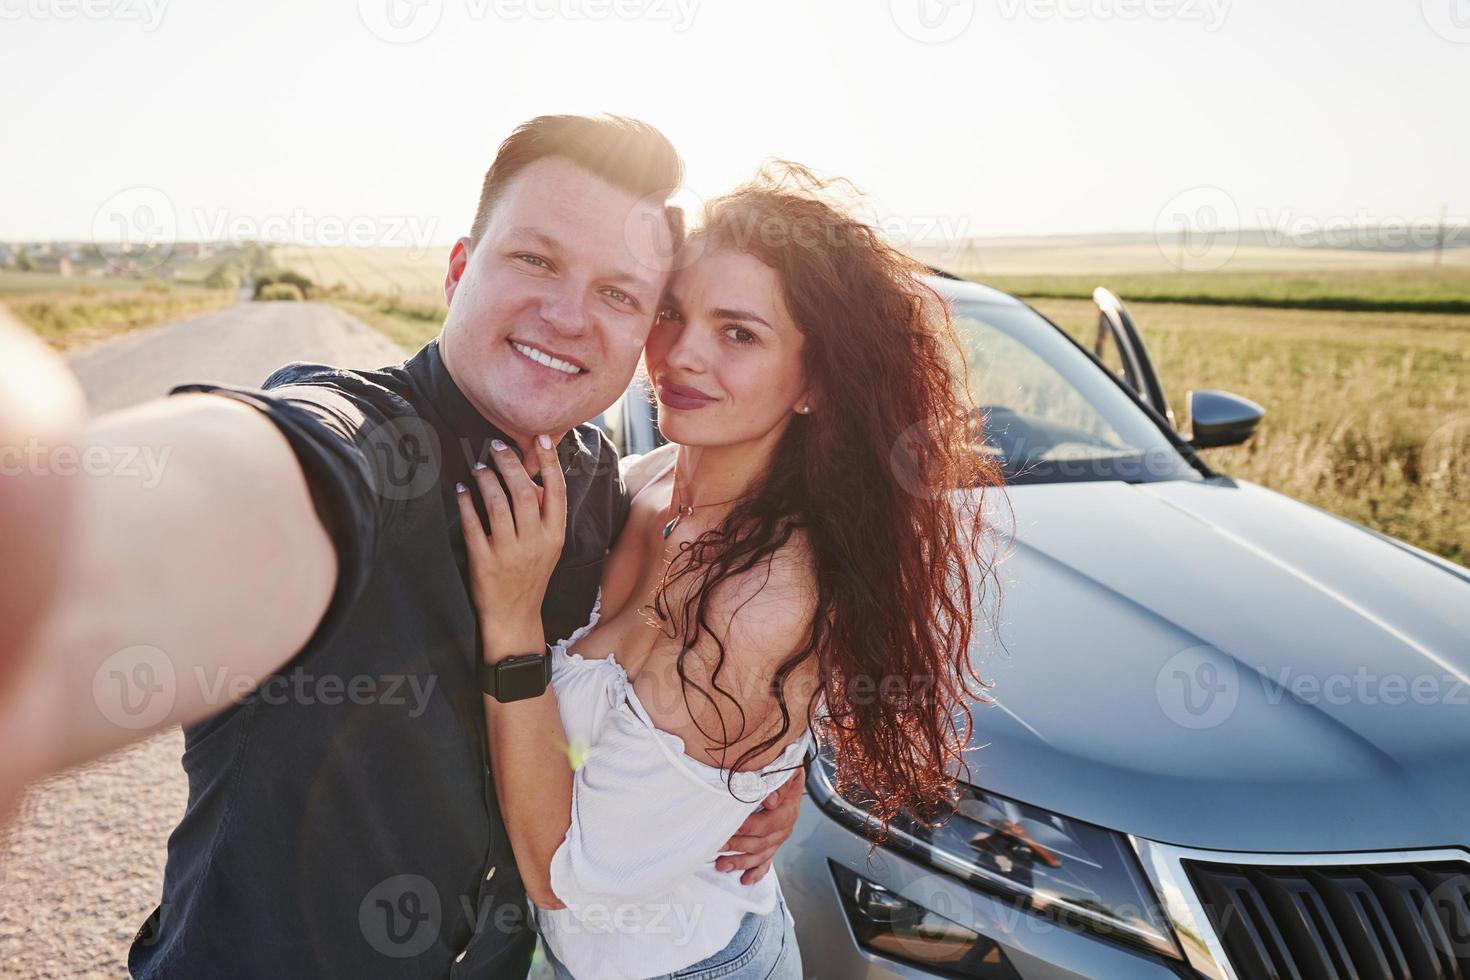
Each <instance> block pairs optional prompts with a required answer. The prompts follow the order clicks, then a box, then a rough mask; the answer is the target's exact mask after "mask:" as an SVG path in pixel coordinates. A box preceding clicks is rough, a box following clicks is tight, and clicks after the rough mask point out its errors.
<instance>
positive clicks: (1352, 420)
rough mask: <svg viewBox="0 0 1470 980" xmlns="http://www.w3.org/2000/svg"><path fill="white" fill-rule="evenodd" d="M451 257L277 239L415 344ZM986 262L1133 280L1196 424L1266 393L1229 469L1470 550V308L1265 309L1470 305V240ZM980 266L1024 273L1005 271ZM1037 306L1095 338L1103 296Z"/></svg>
mask: <svg viewBox="0 0 1470 980" xmlns="http://www.w3.org/2000/svg"><path fill="white" fill-rule="evenodd" d="M1267 253H1271V254H1267ZM447 255H448V250H447V249H443V250H433V251H430V252H428V253H426V254H424V255H415V254H413V253H409V252H406V251H403V250H393V249H277V250H276V255H275V257H274V261H275V262H276V263H277V264H279V265H282V266H287V267H290V268H295V269H297V270H298V271H301V272H303V273H305V274H307V275H308V276H311V277H312V278H313V279H314V280H316V281H318V282H322V283H326V284H328V285H331V284H339V285H340V286H341V287H342V290H341V293H340V294H339V295H338V296H335V297H328V298H329V299H330V300H331V301H333V302H337V303H339V304H340V305H342V306H344V308H347V309H349V310H351V311H352V312H354V313H356V314H358V315H360V316H362V317H363V318H364V319H366V320H368V321H369V322H371V323H372V324H373V325H374V326H376V327H378V328H379V329H381V330H383V331H384V332H385V333H387V334H388V335H389V336H391V337H393V338H394V339H395V340H397V341H398V342H399V343H400V344H401V345H403V346H404V348H405V349H406V350H413V349H416V348H417V347H418V346H419V345H420V344H422V343H423V342H424V341H425V340H427V339H429V338H430V337H432V336H433V335H434V334H435V333H437V332H438V329H439V326H440V323H441V322H442V318H443V300H442V282H443V275H444V263H445V260H446V258H447ZM987 261H988V263H989V265H990V266H991V267H993V268H994V269H995V270H997V272H999V271H1000V270H1004V271H1005V272H1006V273H1007V274H1008V275H1011V276H1014V277H1034V278H1035V279H1037V280H1059V279H1065V280H1069V281H1070V282H1071V283H1075V285H1076V290H1077V292H1078V293H1079V294H1080V295H1083V296H1087V295H1090V294H1091V291H1092V288H1093V286H1096V285H1099V284H1106V285H1109V286H1111V287H1112V288H1114V289H1115V290H1116V291H1117V292H1119V293H1120V295H1122V296H1123V298H1124V300H1125V301H1128V302H1129V306H1130V308H1131V309H1132V311H1133V313H1134V316H1135V318H1136V320H1137V321H1138V324H1139V327H1140V329H1141V330H1142V331H1143V334H1144V338H1145V340H1146V341H1147V343H1148V344H1149V348H1150V350H1151V351H1152V353H1153V355H1154V358H1155V361H1156V363H1157V365H1158V367H1159V370H1160V372H1161V374H1162V375H1163V378H1164V381H1165V384H1166V387H1167V389H1168V396H1169V399H1170V403H1171V404H1172V405H1173V407H1174V411H1175V414H1176V416H1177V417H1178V418H1179V421H1180V424H1181V425H1182V426H1186V425H1187V419H1186V417H1185V416H1186V412H1187V405H1186V401H1185V393H1186V391H1188V390H1190V389H1199V388H1222V389H1225V390H1227V391H1233V392H1235V393H1236V394H1240V395H1244V396H1246V397H1248V398H1251V399H1253V400H1255V401H1257V402H1259V403H1261V404H1262V405H1264V406H1265V407H1266V409H1267V415H1266V418H1265V420H1264V421H1263V422H1262V424H1261V428H1260V430H1259V431H1258V432H1257V434H1256V436H1255V437H1254V438H1253V439H1252V440H1251V441H1250V442H1249V443H1247V444H1246V445H1244V446H1240V447H1231V448H1227V449H1215V450H1208V451H1207V453H1206V459H1207V460H1209V461H1210V463H1211V464H1212V465H1214V466H1215V467H1216V468H1217V469H1219V470H1220V471H1222V472H1225V473H1228V474H1230V475H1232V476H1237V477H1240V478H1242V479H1247V480H1251V481H1254V482H1258V483H1260V484H1262V485H1264V486H1267V487H1270V488H1272V489H1274V490H1278V491H1280V492H1282V493H1286V494H1289V495H1291V496H1293V497H1296V498H1298V499H1301V500H1304V501H1306V502H1308V503H1311V504H1314V505H1316V506H1319V507H1322V508H1324V509H1326V510H1329V511H1332V512H1334V513H1337V514H1341V515H1343V516H1344V517H1347V518H1349V519H1351V520H1354V521H1358V522H1359V523H1362V524H1365V525H1367V526H1369V527H1373V528H1376V529H1379V530H1382V531H1384V532H1386V533H1388V534H1392V535H1394V536H1395V537H1399V538H1402V539H1404V540H1406V541H1409V542H1410V543H1412V544H1415V545H1418V546H1419V547H1421V548H1425V549H1426V550H1429V551H1432V552H1435V553H1436V554H1440V555H1444V556H1445V557H1448V558H1450V559H1452V560H1454V561H1458V562H1460V563H1466V562H1470V313H1443V312H1405V311H1377V312H1364V311H1324V310H1314V309H1271V308H1264V307H1262V306H1258V305H1251V304H1262V303H1269V302H1272V301H1273V300H1279V299H1280V298H1282V297H1284V298H1285V299H1286V300H1287V301H1290V300H1292V299H1300V298H1302V297H1303V296H1309V295H1311V290H1314V289H1315V290H1319V291H1320V292H1321V294H1322V295H1324V296H1328V297H1336V298H1337V300H1338V302H1343V303H1348V302H1351V301H1352V298H1353V297H1355V296H1356V297H1360V298H1362V297H1368V298H1370V299H1372V298H1376V299H1377V300H1379V301H1385V297H1388V298H1390V299H1391V298H1392V297H1393V296H1394V295H1410V296H1421V295H1428V296H1430V298H1431V300H1432V299H1433V297H1434V296H1436V295H1439V294H1434V293H1429V294H1425V293H1423V292H1422V288H1421V287H1422V284H1423V283H1426V282H1430V283H1439V282H1441V281H1443V282H1444V283H1446V284H1447V285H1445V286H1444V288H1445V290H1446V291H1447V292H1448V293H1449V294H1450V295H1453V296H1459V295H1464V296H1466V297H1467V299H1470V249H1452V250H1449V251H1447V252H1446V253H1445V259H1444V265H1443V267H1442V268H1441V269H1439V270H1437V271H1436V270H1435V269H1434V268H1433V267H1432V265H1431V264H1430V260H1429V257H1428V256H1426V255H1424V254H1422V253H1419V254H1397V253H1388V254H1384V253H1364V252H1349V251H1347V250H1330V249H1280V248H1277V249H1265V248H1261V247H1256V246H1250V247H1247V246H1242V247H1241V248H1240V249H1239V250H1238V251H1237V255H1236V256H1235V258H1234V259H1233V260H1232V263H1231V264H1230V265H1229V266H1227V267H1226V268H1225V269H1224V270H1221V271H1220V272H1215V273H1205V272H1192V273H1190V272H1177V271H1171V270H1172V268H1173V267H1172V266H1171V265H1170V264H1169V262H1168V259H1167V258H1166V257H1165V256H1163V255H1162V253H1161V252H1160V251H1159V249H1158V248H1157V246H1155V245H1153V244H1152V243H1149V244H1148V245H1139V244H1137V243H1124V244H1119V245H1097V244H1075V245H1068V244H1057V243H1055V242H1052V243H1046V244H1042V245H1037V244H1034V243H1025V242H1023V243H1019V244H1013V245H1009V246H1006V247H996V248H994V249H991V250H990V254H989V255H988V256H987ZM1314 262H1315V263H1317V266H1316V267H1314V266H1313V263H1314ZM1074 263H1075V265H1074ZM1273 263H1274V264H1273ZM1109 269H1111V270H1113V272H1112V273H1111V274H1110V273H1109ZM1064 271H1066V273H1067V274H1065V275H1063V274H1062V273H1063V272H1064ZM1124 272H1126V273H1127V274H1126V275H1124V274H1122V273H1124ZM984 278H985V279H986V281H989V282H992V283H998V284H1005V285H1014V280H1012V281H1008V280H1007V279H1005V278H1003V277H1002V276H1000V275H987V276H986V277H984ZM1168 281H1176V282H1178V281H1189V282H1192V283H1194V285H1193V286H1191V288H1192V289H1195V290H1206V291H1209V292H1210V293H1211V295H1212V298H1211V299H1210V300H1209V301H1208V302H1209V304H1211V305H1200V304H1199V303H1198V302H1192V303H1187V304H1186V303H1157V302H1138V301H1137V300H1136V298H1135V293H1136V294H1138V295H1144V296H1152V295H1157V292H1150V291H1149V290H1148V289H1147V288H1145V287H1146V286H1147V285H1148V283H1150V282H1155V283H1158V282H1168ZM1395 291H1398V293H1395ZM1021 292H1022V293H1023V294H1026V290H1021ZM1227 300H1229V301H1231V302H1230V303H1229V304H1227V303H1226V301H1227ZM1031 302H1032V303H1033V305H1035V306H1036V307H1037V308H1038V309H1040V310H1041V311H1042V312H1043V313H1046V314H1047V315H1048V316H1050V317H1052V318H1053V319H1054V320H1056V321H1057V322H1058V323H1059V324H1060V325H1061V326H1063V327H1064V328H1066V329H1067V330H1069V331H1070V332H1072V333H1074V335H1076V336H1078V338H1079V339H1082V340H1084V341H1086V342H1089V343H1090V341H1091V339H1092V337H1093V333H1094V331H1095V329H1096V316H1097V314H1096V311H1095V310H1094V308H1093V306H1092V304H1091V302H1089V301H1087V300H1083V299H1074V298H1065V297H1063V298H1056V297H1043V298H1033V299H1031Z"/></svg>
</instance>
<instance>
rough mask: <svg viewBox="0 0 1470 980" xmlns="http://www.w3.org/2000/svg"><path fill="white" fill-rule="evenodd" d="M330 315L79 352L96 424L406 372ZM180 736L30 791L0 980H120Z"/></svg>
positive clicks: (279, 308)
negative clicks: (108, 415)
mask: <svg viewBox="0 0 1470 980" xmlns="http://www.w3.org/2000/svg"><path fill="white" fill-rule="evenodd" d="M405 356H406V355H405V353H404V352H403V351H401V350H400V349H399V348H398V347H397V346H395V345H394V344H393V343H391V342H390V341H389V340H387V338H385V337H383V336H382V335H381V334H379V333H377V332H375V331H374V330H372V329H371V328H369V327H367V326H365V325H364V324H363V323H361V322H360V321H358V320H356V319H354V318H352V317H350V316H348V315H347V314H346V313H343V312H342V311H341V310H338V309H335V308H334V307H329V306H322V305H318V304H315V303H242V304H239V305H237V306H233V307H230V308H228V309H224V310H219V311H216V312H213V313H206V314H204V315H202V316H196V317H189V318H186V319H183V320H176V321H174V322H172V323H168V324H163V325H160V326H156V327H149V328H145V329H142V330H135V331H132V332H129V333H126V334H122V335H120V336H117V337H113V338H110V339H108V340H105V341H103V342H101V343H98V344H96V345H94V346H91V347H87V348H85V349H82V350H79V351H76V352H74V353H73V354H72V355H71V356H70V357H69V358H68V360H69V363H70V364H71V367H72V370H74V371H75V372H76V374H77V377H78V378H79V379H80V380H81V383H82V387H83V389H84V390H85V391H86V394H87V399H88V403H89V405H90V406H91V408H92V411H93V412H96V413H101V412H107V411H113V410H116V409H119V408H124V407H126V406H128V405H132V404H136V403H137V402H141V401H146V400H148V399H150V398H155V397H158V396H161V395H164V394H166V393H167V392H168V389H169V388H170V387H172V386H174V385H176V384H182V383H184V382H190V381H221V382H228V383H232V384H245V385H259V384H260V383H261V382H262V381H264V380H265V379H266V377H267V376H269V375H270V373H271V372H272V371H274V370H275V369H276V368H278V367H280V366H281V365H282V364H285V363H287V362H288V361H295V360H304V361H320V362H324V363H330V364H337V365H340V366H343V367H361V368H373V367H381V366H383V365H385V364H391V363H394V362H397V361H402V360H403V359H404V357H405ZM182 750H183V737H182V735H181V734H180V733H179V731H178V730H177V729H175V730H173V731H170V732H165V733H163V734H161V735H158V736H156V737H154V738H153V739H151V740H149V741H147V742H144V743H142V744H140V745H136V746H133V747H132V748H129V749H125V750H123V751H122V752H119V753H116V754H114V755H112V756H110V757H108V758H106V759H103V760H101V761H99V762H97V763H94V764H92V765H90V766H86V767H84V768H81V769H78V770H74V771H72V772H69V773H65V774H63V775H61V776H57V777H55V778H53V779H50V780H47V781H46V782H44V783H41V784H38V785H37V786H35V787H33V788H32V789H31V791H30V793H29V794H28V796H27V797H26V800H25V802H24V804H23V805H22V808H21V813H20V817H19V819H18V820H17V821H16V823H15V825H14V826H13V827H12V828H10V831H9V833H8V834H7V835H6V838H5V839H4V840H3V841H0V976H3V977H6V978H11V977H14V978H17V980H20V978H32V977H47V978H50V977H57V978H60V977H68V978H70V977H105V978H109V980H114V978H118V977H125V976H126V975H127V966H126V963H127V951H128V945H129V943H131V941H132V938H133V934H134V933H135V932H136V931H137V929H138V926H139V925H141V924H142V922H143V919H144V917H146V916H147V914H148V913H149V912H150V911H152V909H153V907H154V906H155V905H156V904H157V903H158V897H159V894H160V892H161V889H162V884H163V864H164V855H165V846H166V844H167V841H168V834H169V832H170V831H171V830H172V829H173V826H174V824H175V823H177V822H178V819H179V816H180V815H181V814H182V813H183V811H184V803H185V801H186V799H187V798H188V790H187V786H186V784H185V782H184V778H183V772H182V770H181V769H180V768H179V754H180V752H181V751H182Z"/></svg>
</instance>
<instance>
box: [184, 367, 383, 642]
mask: <svg viewBox="0 0 1470 980" xmlns="http://www.w3.org/2000/svg"><path fill="white" fill-rule="evenodd" d="M375 387H376V386H372V385H369V384H366V383H363V384H358V383H354V381H353V378H352V376H351V374H350V373H349V372H343V371H341V370H340V369H336V368H327V367H324V366H322V365H307V364H300V363H293V364H289V365H287V366H286V367H284V368H282V369H281V370H279V371H277V372H276V373H274V374H272V375H271V376H270V377H269V378H267V379H266V382H265V384H264V385H263V386H262V387H261V388H250V387H243V386H236V385H224V384H213V383H202V384H186V385H180V386H178V387H176V388H174V389H172V390H171V391H170V392H169V394H170V395H176V394H182V393H186V392H202V393H207V394H213V395H220V396H223V397H226V398H233V399H235V400H237V401H241V402H244V403H245V404H247V405H250V406H251V407H253V408H256V409H258V410H259V411H261V412H263V413H264V414H265V415H266V417H267V418H269V419H270V420H271V422H273V423H274V424H275V426H276V427H277V428H278V429H280V431H281V432H282V434H284V435H285V437H286V440H287V441H288V442H289V443H290V445H291V449H292V450H293V451H294V452H295V454H296V459H297V462H298V463H300V465H301V470H302V473H303V474H304V475H305V477H306V482H307V486H308V487H309V488H310V491H311V497H312V503H313V505H314V506H315V508H316V513H317V516H318V518H319V519H320V520H321V522H322V525H323V527H324V528H325V529H326V531H327V533H328V535H329V536H330V538H331V540H332V545H333V548H334V549H335V551H336V555H337V585H336V588H335V590H334V591H333V594H332V599H331V602H330V603H329V605H328V607H327V611H326V614H325V615H324V616H323V617H322V621H321V622H320V623H319V624H318V626H317V629H316V632H315V633H314V634H313V635H312V638H311V639H310V640H309V641H308V643H307V645H306V648H305V649H307V650H310V649H314V648H316V647H318V646H320V645H322V644H325V643H327V642H328V641H329V640H330V638H331V637H332V636H333V635H334V634H335V633H336V632H337V630H338V628H339V627H340V626H341V625H342V623H343V621H344V620H345V618H346V617H347V615H348V612H349V611H350V609H351V608H352V605H353V603H354V602H355V601H356V600H357V597H358V596H359V595H360V594H361V592H362V589H363V586H364V585H365V584H366V582H367V579H368V577H369V575H370V574H371V571H372V568H373V556H374V554H375V553H376V551H377V548H378V543H379V541H380V540H381V538H382V533H383V528H384V527H385V526H386V523H387V521H388V520H389V519H390V518H391V516H392V510H393V507H394V504H395V500H394V499H393V495H392V494H387V495H385V494H384V493H382V492H381V491H380V485H381V481H380V479H379V477H378V475H377V474H376V473H375V470H374V459H373V455H372V454H373V451H374V449H377V448H382V447H380V446H378V445H377V444H378V443H380V442H383V441H384V440H385V437H386V438H391V436H392V434H393V433H394V432H395V430H396V429H398V428H400V427H401V425H402V423H401V422H400V421H399V420H400V419H402V418H404V417H405V416H406V415H407V414H408V413H410V412H411V409H409V408H408V405H407V403H406V402H404V401H403V400H402V399H399V398H397V396H395V395H393V394H392V393H391V392H387V391H385V390H383V389H381V388H378V389H376V390H374V388H375Z"/></svg>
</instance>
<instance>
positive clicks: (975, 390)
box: [953, 300, 1202, 484]
mask: <svg viewBox="0 0 1470 980" xmlns="http://www.w3.org/2000/svg"><path fill="white" fill-rule="evenodd" d="M953 313H954V322H955V327H956V328H957V330H958V331H959V333H960V335H961V337H962V338H963V341H964V344H965V348H966V354H967V357H968V360H969V371H970V378H969V383H970V394H971V396H972V397H973V398H974V400H975V404H976V405H977V406H979V407H980V411H981V412H982V414H983V419H984V424H983V430H982V432H983V447H982V451H983V452H985V453H986V454H988V455H990V456H993V457H995V459H996V461H997V462H998V463H999V464H1000V467H1001V471H1002V472H1003V473H1004V474H1005V478H1006V481H1007V482H1008V483H1011V484H1028V483H1068V482H1081V481H1087V480H1124V481H1128V482H1132V483H1138V482H1154V481H1158V480H1179V479H1184V480H1189V479H1194V480H1198V479H1201V478H1202V477H1201V476H1200V474H1199V472H1198V471H1197V470H1195V469H1194V467H1192V466H1191V465H1190V464H1189V462H1188V461H1187V460H1185V458H1184V457H1183V456H1182V455H1181V454H1180V453H1179V451H1178V450H1177V449H1175V448H1174V446H1173V444H1172V443H1171V442H1170V441H1169V439H1168V438H1167V437H1166V436H1165V435H1164V433H1163V432H1161V431H1160V430H1159V427H1158V426H1157V425H1155V424H1154V422H1153V420H1152V419H1150V418H1149V417H1148V415H1146V414H1145V413H1144V411H1143V410H1142V409H1141V408H1139V407H1138V406H1137V405H1136V404H1135V403H1134V402H1133V401H1132V400H1131V399H1130V398H1129V397H1128V396H1127V395H1126V394H1124V393H1123V391H1122V390H1120V389H1119V387H1118V385H1117V384H1115V383H1114V381H1113V380H1112V379H1111V378H1110V377H1108V375H1107V373H1106V372H1105V370H1104V369H1103V368H1100V367H1099V366H1098V365H1097V364H1096V363H1094V362H1093V361H1092V360H1091V359H1089V358H1088V357H1087V355H1086V354H1084V353H1083V352H1082V351H1081V350H1079V349H1078V348H1077V347H1075V346H1074V345H1073V344H1071V343H1070V342H1069V341H1068V340H1067V338H1066V337H1064V336H1063V335H1062V333H1061V331H1059V330H1058V329H1057V328H1055V327H1053V326H1052V325H1051V324H1050V323H1048V322H1047V321H1046V320H1045V319H1044V318H1042V317H1041V315H1040V314H1038V313H1036V312H1035V311H1034V310H1031V309H1029V308H1027V307H1024V306H1013V305H1010V304H1001V303H986V302H976V301H965V300H959V301H956V302H955V303H954V306H953Z"/></svg>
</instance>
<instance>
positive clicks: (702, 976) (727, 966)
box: [541, 895, 801, 980]
mask: <svg viewBox="0 0 1470 980" xmlns="http://www.w3.org/2000/svg"><path fill="white" fill-rule="evenodd" d="M541 949H542V951H543V952H545V954H546V961H547V963H548V964H549V965H550V966H551V969H552V974H553V976H555V977H556V980H579V978H577V977H574V976H572V974H571V973H569V972H568V971H567V968H566V967H565V966H563V965H562V963H561V961H560V960H558V959H557V958H556V957H555V956H554V955H552V952H551V949H550V948H549V947H548V946H547V945H546V944H545V943H542V944H541ZM716 978H719V980H801V950H799V949H797V947H796V932H795V930H793V929H792V928H791V923H789V922H788V921H787V920H786V899H785V897H784V896H779V895H778V896H777V898H776V907H775V908H773V909H771V911H770V912H768V913H766V914H765V915H756V914H755V913H754V912H747V913H745V917H744V918H743V919H741V920H740V928H739V929H737V930H736V931H735V937H734V938H733V939H731V940H730V943H729V945H728V946H726V947H725V948H724V949H722V950H720V951H719V952H718V953H716V954H714V955H713V956H711V957H709V958H708V959H703V960H700V961H699V962H698V963H695V964H693V965H692V966H686V967H685V968H684V969H682V970H679V971H677V972H675V973H665V974H662V975H660V976H658V977H652V978H649V980H716Z"/></svg>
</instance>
